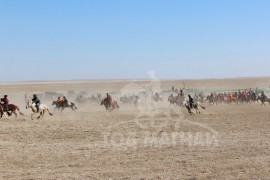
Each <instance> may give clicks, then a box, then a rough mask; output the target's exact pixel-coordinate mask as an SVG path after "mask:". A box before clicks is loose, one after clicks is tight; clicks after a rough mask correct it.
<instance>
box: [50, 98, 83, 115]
mask: <svg viewBox="0 0 270 180" xmlns="http://www.w3.org/2000/svg"><path fill="white" fill-rule="evenodd" d="M52 105H55V108H54V111H55V110H56V109H58V110H59V109H60V108H61V112H62V111H63V110H64V109H65V108H66V107H67V108H71V110H72V111H76V109H78V108H77V107H76V105H75V103H73V102H57V101H53V103H52Z"/></svg>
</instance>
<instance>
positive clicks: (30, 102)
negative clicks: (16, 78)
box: [26, 100, 53, 120]
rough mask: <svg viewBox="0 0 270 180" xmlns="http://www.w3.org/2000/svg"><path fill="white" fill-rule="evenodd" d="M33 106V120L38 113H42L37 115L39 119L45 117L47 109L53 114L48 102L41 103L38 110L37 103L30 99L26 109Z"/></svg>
mask: <svg viewBox="0 0 270 180" xmlns="http://www.w3.org/2000/svg"><path fill="white" fill-rule="evenodd" d="M28 108H31V110H32V114H31V119H32V120H33V116H34V115H35V114H37V113H40V115H39V116H38V117H37V119H39V118H41V119H42V117H44V114H45V112H46V111H48V112H49V114H50V115H51V116H52V115H53V114H52V113H51V112H50V109H49V107H48V106H47V105H46V104H40V105H39V111H38V112H37V108H36V104H35V103H33V102H32V101H31V100H29V101H28V102H27V104H26V109H28Z"/></svg>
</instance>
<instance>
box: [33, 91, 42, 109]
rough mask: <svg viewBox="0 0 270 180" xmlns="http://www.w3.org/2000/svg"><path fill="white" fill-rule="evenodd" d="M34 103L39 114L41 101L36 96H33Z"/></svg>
mask: <svg viewBox="0 0 270 180" xmlns="http://www.w3.org/2000/svg"><path fill="white" fill-rule="evenodd" d="M32 103H35V104H36V108H37V112H39V105H40V100H39V98H38V97H37V95H36V94H33V99H32Z"/></svg>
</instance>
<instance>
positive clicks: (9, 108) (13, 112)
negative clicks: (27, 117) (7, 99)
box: [1, 104, 24, 118]
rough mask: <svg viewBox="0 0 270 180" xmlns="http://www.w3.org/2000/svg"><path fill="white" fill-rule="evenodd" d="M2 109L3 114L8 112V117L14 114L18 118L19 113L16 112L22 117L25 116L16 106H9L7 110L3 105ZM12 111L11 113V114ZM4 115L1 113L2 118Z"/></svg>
mask: <svg viewBox="0 0 270 180" xmlns="http://www.w3.org/2000/svg"><path fill="white" fill-rule="evenodd" d="M1 106H2V108H3V112H7V114H8V116H11V115H12V114H15V117H16V118H17V116H18V115H17V113H16V110H17V111H18V112H19V113H20V115H21V116H23V115H24V114H23V113H22V112H21V111H20V108H19V107H18V106H16V105H14V104H8V105H7V109H8V110H7V109H6V107H4V105H3V104H1ZM9 111H10V112H9ZM2 115H3V114H2V113H1V117H2Z"/></svg>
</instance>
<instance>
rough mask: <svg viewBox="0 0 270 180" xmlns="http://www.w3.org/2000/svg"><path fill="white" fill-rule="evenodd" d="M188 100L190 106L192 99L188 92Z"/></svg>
mask: <svg viewBox="0 0 270 180" xmlns="http://www.w3.org/2000/svg"><path fill="white" fill-rule="evenodd" d="M188 102H189V107H190V108H192V106H193V103H194V100H193V98H192V97H191V95H190V94H188Z"/></svg>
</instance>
